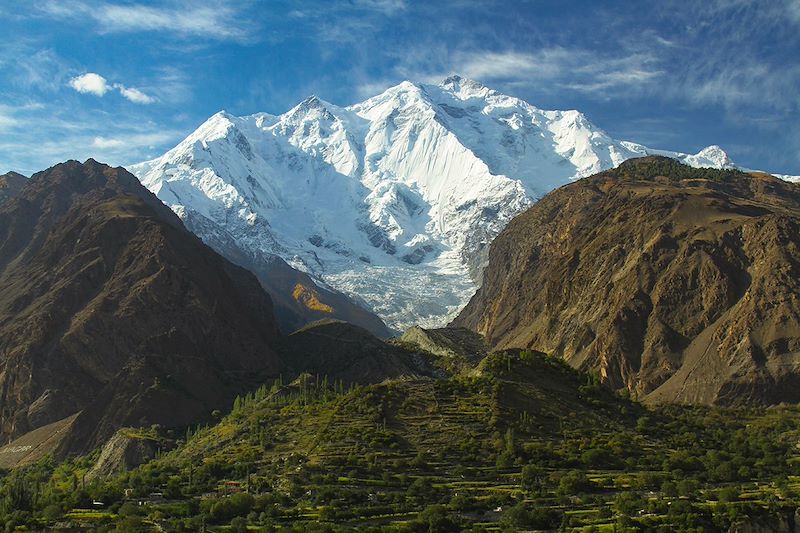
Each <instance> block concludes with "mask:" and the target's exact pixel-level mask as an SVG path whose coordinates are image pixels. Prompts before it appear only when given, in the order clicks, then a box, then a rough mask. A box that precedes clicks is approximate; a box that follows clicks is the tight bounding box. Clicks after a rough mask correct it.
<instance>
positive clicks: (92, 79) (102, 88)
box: [69, 72, 110, 96]
mask: <svg viewBox="0 0 800 533" xmlns="http://www.w3.org/2000/svg"><path fill="white" fill-rule="evenodd" d="M69 86H70V87H72V88H73V89H75V90H76V91H78V92H79V93H83V94H94V95H96V96H103V95H104V94H106V93H107V92H108V90H109V89H110V86H109V85H108V80H106V79H105V78H104V77H103V76H101V75H100V74H95V73H94V72H87V73H86V74H81V75H80V76H76V77H74V78H72V79H71V80H69Z"/></svg>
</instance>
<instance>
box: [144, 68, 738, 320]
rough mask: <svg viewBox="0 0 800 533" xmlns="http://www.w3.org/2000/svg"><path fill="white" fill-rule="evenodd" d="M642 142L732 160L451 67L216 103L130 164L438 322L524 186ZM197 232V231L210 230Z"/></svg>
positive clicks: (636, 150)
mask: <svg viewBox="0 0 800 533" xmlns="http://www.w3.org/2000/svg"><path fill="white" fill-rule="evenodd" d="M648 154H661V155H668V156H670V157H675V158H677V159H680V160H682V161H684V162H686V163H688V164H690V165H694V166H713V167H732V166H733V163H732V162H731V161H730V159H729V158H728V156H727V154H725V152H724V151H723V150H722V149H721V148H719V147H718V146H710V147H708V148H706V149H704V150H702V151H701V152H699V153H698V154H694V155H691V154H682V153H676V152H669V151H663V150H652V149H649V148H647V147H645V146H642V145H640V144H636V143H632V142H627V141H617V140H614V139H612V138H611V137H609V136H608V135H607V134H606V133H605V132H604V131H602V130H601V129H599V128H597V127H596V126H594V125H593V124H592V123H591V122H589V120H588V119H587V118H586V117H585V116H584V115H583V114H581V113H579V112H578V111H547V110H541V109H538V108H536V107H534V106H532V105H530V104H528V103H526V102H524V101H522V100H520V99H518V98H514V97H510V96H506V95H503V94H500V93H498V92H497V91H494V90H492V89H490V88H488V87H485V86H483V85H481V84H480V83H478V82H475V81H472V80H467V79H464V78H460V77H458V76H453V77H450V78H448V79H446V80H445V81H444V82H443V83H442V84H441V85H438V86H437V85H427V84H415V83H411V82H403V83H401V84H400V85H397V86H395V87H392V88H390V89H388V90H386V91H385V92H384V93H382V94H380V95H378V96H375V97H373V98H370V99H368V100H365V101H364V102H361V103H358V104H355V105H352V106H349V107H338V106H336V105H333V104H330V103H328V102H325V101H323V100H320V99H319V98H317V97H314V96H312V97H310V98H308V99H306V100H304V101H303V102H301V103H300V104H298V105H297V106H296V107H294V108H293V109H291V110H289V111H288V112H286V113H284V114H283V115H279V116H275V115H269V114H266V113H258V114H255V115H250V116H245V117H235V116H232V115H229V114H227V113H225V112H220V113H217V114H216V115H214V116H212V117H211V118H209V119H208V120H207V121H206V122H205V123H204V124H203V125H201V126H200V127H199V128H198V129H197V130H196V131H194V132H193V133H192V134H191V135H189V136H188V137H187V138H186V139H185V140H184V141H182V142H181V143H180V144H178V145H177V146H176V147H175V148H173V149H171V150H169V151H168V152H167V153H166V154H164V155H163V156H162V157H160V158H158V159H154V160H152V161H147V162H144V163H139V164H137V165H134V166H132V167H131V168H130V170H131V171H132V172H133V173H134V174H135V175H137V176H138V177H139V179H140V180H141V181H142V183H143V184H144V185H145V186H146V187H147V188H149V189H150V190H151V191H153V193H155V194H156V195H157V196H158V197H159V198H160V199H161V200H162V201H163V202H164V203H166V204H167V205H169V206H170V207H172V209H173V210H175V211H176V212H177V213H178V214H179V215H180V214H182V213H183V214H185V213H186V212H187V210H188V211H189V212H192V213H196V214H197V215H198V216H202V217H203V219H204V220H206V221H207V222H208V221H210V224H211V225H213V224H216V225H218V226H219V227H221V228H224V229H225V232H226V234H227V235H230V236H231V237H232V238H233V239H235V240H236V243H237V245H238V247H239V248H240V249H241V250H244V251H246V252H248V253H250V254H252V255H253V256H259V257H261V256H264V257H266V256H269V255H270V254H272V255H278V256H280V257H282V258H283V259H284V260H285V261H286V262H288V263H289V264H290V265H292V266H293V267H295V268H297V269H299V270H302V271H304V272H307V273H309V274H310V275H311V276H312V277H314V278H315V279H316V280H317V281H319V283H320V284H322V285H327V286H330V287H332V288H334V289H336V290H339V291H341V292H344V293H345V294H347V295H349V296H351V297H353V298H354V299H355V300H356V301H360V302H362V303H363V304H365V305H366V306H367V307H369V308H370V309H371V310H372V311H374V312H375V313H377V314H378V315H379V316H380V317H381V318H383V319H384V320H385V322H386V323H387V324H388V325H389V326H391V327H393V328H395V329H405V328H407V327H409V326H411V325H414V324H420V325H422V326H425V327H431V326H440V325H442V324H444V323H446V322H447V321H449V319H450V318H451V317H453V316H454V315H455V314H456V313H457V312H458V311H459V310H460V308H461V307H462V306H463V305H464V304H465V303H466V302H467V300H468V299H469V298H470V297H471V296H472V294H473V293H474V291H475V289H476V287H477V285H478V284H479V282H480V275H481V271H482V268H483V265H484V262H485V258H486V252H487V250H488V244H489V243H490V242H491V240H492V239H493V238H494V236H495V235H497V233H498V232H499V231H500V230H501V229H502V228H503V227H504V226H505V225H506V224H507V223H508V221H509V220H511V218H512V217H514V216H515V215H516V214H518V213H520V212H521V211H522V210H524V209H526V208H527V207H528V206H529V205H530V204H531V203H532V202H534V201H535V200H536V199H537V198H539V197H540V196H542V195H544V194H546V193H547V192H548V191H550V190H552V189H553V188H555V187H558V186H560V185H563V184H565V183H567V182H569V181H570V180H574V179H578V178H580V177H584V176H587V175H590V174H593V173H595V172H599V171H601V170H604V169H607V168H611V167H613V166H616V165H618V164H619V163H621V162H622V161H624V160H625V159H629V158H631V157H639V156H643V155H648ZM202 227H204V228H210V227H211V226H210V225H209V224H208V223H207V224H204V225H203V226H202ZM203 231H205V230H203ZM208 231H209V234H208V235H203V234H198V235H199V237H201V238H203V239H204V240H206V241H207V242H208V241H213V237H214V236H213V235H212V234H211V232H212V230H210V229H208Z"/></svg>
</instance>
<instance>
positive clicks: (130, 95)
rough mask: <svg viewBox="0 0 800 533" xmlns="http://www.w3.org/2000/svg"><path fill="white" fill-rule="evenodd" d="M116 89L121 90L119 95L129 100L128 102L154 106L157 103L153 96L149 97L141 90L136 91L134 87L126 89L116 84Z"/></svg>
mask: <svg viewBox="0 0 800 533" xmlns="http://www.w3.org/2000/svg"><path fill="white" fill-rule="evenodd" d="M114 88H115V89H117V90H119V93H120V94H121V95H122V96H123V97H125V98H127V99H128V100H130V101H131V102H134V103H136V104H152V103H153V102H155V101H156V99H155V98H153V97H152V96H148V95H146V94H144V93H143V92H142V91H140V90H139V89H136V88H134V87H125V86H124V85H122V84H119V83H115V84H114Z"/></svg>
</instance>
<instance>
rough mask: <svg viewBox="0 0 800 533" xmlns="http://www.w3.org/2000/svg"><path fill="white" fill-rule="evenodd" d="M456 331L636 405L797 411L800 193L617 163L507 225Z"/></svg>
mask: <svg viewBox="0 0 800 533" xmlns="http://www.w3.org/2000/svg"><path fill="white" fill-rule="evenodd" d="M454 325H457V326H465V327H469V328H471V329H473V330H474V331H477V332H479V333H482V334H484V335H485V336H486V339H487V342H488V343H489V345H490V346H491V347H493V348H504V347H520V348H531V349H534V350H539V351H543V352H546V353H549V354H554V355H558V356H560V357H563V358H564V359H565V360H567V361H568V362H569V363H570V364H572V365H573V366H575V367H578V368H581V369H584V370H590V371H594V372H596V373H598V374H599V375H600V377H601V378H602V380H603V381H604V382H605V383H607V384H608V385H609V386H611V387H613V388H617V389H618V388H625V389H628V390H629V391H631V392H632V393H633V394H634V395H636V396H638V397H639V398H644V399H645V400H647V401H652V402H683V403H697V404H726V405H732V404H742V403H764V404H772V403H778V402H782V401H790V402H797V401H800V188H799V187H798V186H797V185H793V184H790V183H787V182H784V181H782V180H778V179H776V178H774V177H772V176H768V175H765V174H746V173H743V172H739V171H734V170H723V171H720V170H710V169H693V168H689V167H687V166H684V165H682V164H680V163H678V162H677V161H674V160H671V159H667V158H663V157H646V158H641V159H635V160H631V161H627V162H625V163H623V164H622V165H620V166H619V167H618V168H617V169H614V170H610V171H607V172H603V173H600V174H597V175H595V176H593V177H590V178H586V179H583V180H580V181H578V182H576V183H574V184H570V185H567V186H565V187H562V188H560V189H558V190H556V191H554V192H552V193H551V194H549V195H547V196H546V197H545V198H543V199H542V200H541V201H540V202H538V203H537V204H536V205H534V206H533V207H532V208H531V209H530V210H528V211H527V212H525V213H524V214H522V215H520V216H519V217H517V218H516V219H515V220H514V221H513V222H512V223H511V224H509V226H508V227H507V228H506V230H505V231H503V232H502V234H501V235H500V236H499V237H498V238H497V239H496V240H495V241H494V242H493V243H492V246H491V250H490V254H489V266H488V268H487V270H486V272H485V274H484V285H483V287H482V288H481V289H480V290H479V291H478V292H477V293H476V294H475V296H474V297H473V298H472V300H471V301H470V303H469V304H468V305H467V307H466V308H465V309H464V310H463V311H462V312H461V314H460V315H459V317H458V318H457V319H456V320H455V321H454Z"/></svg>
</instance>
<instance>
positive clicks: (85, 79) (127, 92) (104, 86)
mask: <svg viewBox="0 0 800 533" xmlns="http://www.w3.org/2000/svg"><path fill="white" fill-rule="evenodd" d="M69 86H70V87H72V88H73V89H75V90H76V91H78V92H79V93H83V94H94V95H95V96H103V95H104V94H106V93H107V92H108V91H110V90H111V89H114V90H117V91H119V94H121V95H122V96H123V97H124V98H126V99H128V100H130V101H131V102H134V103H136V104H152V103H153V102H155V101H156V99H155V98H153V97H152V96H149V95H147V94H145V93H143V92H142V91H140V90H139V89H136V88H134V87H126V86H124V85H122V84H121V83H114V84H113V85H112V84H109V83H108V80H107V79H105V78H104V77H103V76H101V75H100V74H97V73H95V72H87V73H86V74H81V75H80V76H76V77H74V78H72V79H71V80H69Z"/></svg>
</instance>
